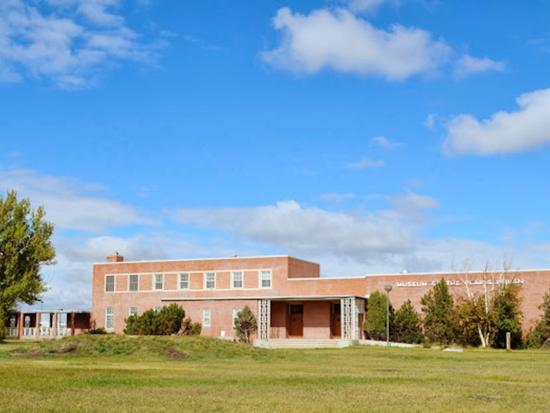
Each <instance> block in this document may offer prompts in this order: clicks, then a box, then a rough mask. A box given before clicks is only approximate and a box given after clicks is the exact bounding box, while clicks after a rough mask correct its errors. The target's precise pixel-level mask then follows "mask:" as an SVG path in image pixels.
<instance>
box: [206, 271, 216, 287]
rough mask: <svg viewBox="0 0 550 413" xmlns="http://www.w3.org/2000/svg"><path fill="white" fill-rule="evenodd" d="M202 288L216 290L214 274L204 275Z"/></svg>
mask: <svg viewBox="0 0 550 413" xmlns="http://www.w3.org/2000/svg"><path fill="white" fill-rule="evenodd" d="M204 288H208V289H211V288H216V273H215V272H207V273H205V274H204Z"/></svg>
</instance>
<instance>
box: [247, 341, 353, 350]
mask: <svg viewBox="0 0 550 413" xmlns="http://www.w3.org/2000/svg"><path fill="white" fill-rule="evenodd" d="M253 344H254V346H255V347H262V348H273V349H277V348H343V347H350V346H353V345H357V344H359V341H358V340H331V339H311V338H273V339H270V340H254V343H253Z"/></svg>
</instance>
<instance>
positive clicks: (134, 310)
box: [128, 307, 137, 316]
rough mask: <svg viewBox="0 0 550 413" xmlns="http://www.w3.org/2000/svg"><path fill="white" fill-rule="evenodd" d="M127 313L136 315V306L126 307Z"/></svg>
mask: <svg viewBox="0 0 550 413" xmlns="http://www.w3.org/2000/svg"><path fill="white" fill-rule="evenodd" d="M128 315H129V316H132V315H137V307H128Z"/></svg>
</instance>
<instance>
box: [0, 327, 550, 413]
mask: <svg viewBox="0 0 550 413" xmlns="http://www.w3.org/2000/svg"><path fill="white" fill-rule="evenodd" d="M86 340H92V341H91V342H89V343H87V344H84V345H82V346H81V348H78V349H75V348H74V347H71V346H68V345H67V343H66V342H63V343H53V344H52V343H46V344H42V345H39V346H36V345H28V344H27V345H24V346H22V345H21V344H20V343H14V342H11V343H8V344H2V345H0V411H3V412H4V411H7V412H35V411H36V412H38V411H41V412H42V411H47V412H106V411H117V412H182V411H189V412H211V411H220V412H225V411H227V412H236V411H243V412H268V413H273V412H304V411H315V412H389V411H396V412H438V411H465V412H518V411H526V412H527V411H529V412H531V411H541V412H542V411H545V412H547V411H549V410H550V352H542V351H541V352H535V351H517V352H511V353H506V352H504V351H493V350H491V351H479V350H469V351H466V352H464V353H445V352H441V351H438V350H432V349H386V348H373V347H355V348H349V349H342V350H271V351H270V350H254V349H252V350H251V349H249V348H247V347H245V346H239V345H234V344H232V343H221V342H219V341H217V340H212V339H210V340H208V339H206V340H205V339H201V338H165V339H155V338H150V339H149V341H147V340H146V341H143V340H144V339H143V338H135V339H128V338H120V339H119V338H105V337H103V338H91V339H90V338H87V339H86ZM93 340H95V341H93ZM105 340H111V341H110V342H107V343H105V342H104V341H105ZM121 340H122V344H121V343H119V342H118V341H121ZM132 340H133V341H132ZM220 343H221V344H220ZM79 345H80V344H79ZM60 348H64V350H63V351H64V352H65V353H64V354H59V351H60ZM14 349H17V350H16V351H15V352H14Z"/></svg>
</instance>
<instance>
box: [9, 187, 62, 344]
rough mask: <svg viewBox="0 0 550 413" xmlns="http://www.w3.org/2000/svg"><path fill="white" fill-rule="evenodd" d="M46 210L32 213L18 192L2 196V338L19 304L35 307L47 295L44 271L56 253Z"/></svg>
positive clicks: (38, 209)
mask: <svg viewBox="0 0 550 413" xmlns="http://www.w3.org/2000/svg"><path fill="white" fill-rule="evenodd" d="M44 215H45V212H44V209H43V208H42V207H38V208H37V209H36V210H32V209H31V205H30V202H29V200H28V199H22V200H21V201H18V200H17V194H16V193H15V191H10V192H8V193H7V196H6V197H5V198H2V197H1V196H0V337H2V336H3V334H4V328H5V320H6V317H7V314H8V313H9V312H10V311H12V310H13V309H14V308H15V306H16V305H17V304H18V303H25V304H33V303H35V302H36V301H38V300H39V297H40V294H41V293H43V292H44V291H46V287H45V286H44V283H43V280H42V277H41V275H40V269H41V267H42V265H46V264H51V263H52V262H53V259H54V258H55V249H54V247H53V244H52V242H51V241H50V238H51V236H52V233H53V225H52V224H51V223H49V222H46V221H44Z"/></svg>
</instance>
